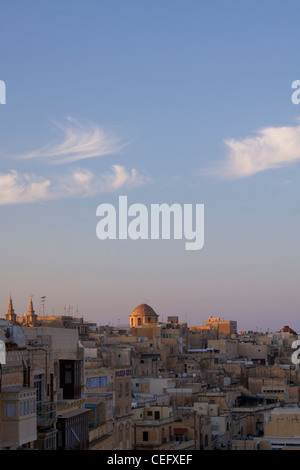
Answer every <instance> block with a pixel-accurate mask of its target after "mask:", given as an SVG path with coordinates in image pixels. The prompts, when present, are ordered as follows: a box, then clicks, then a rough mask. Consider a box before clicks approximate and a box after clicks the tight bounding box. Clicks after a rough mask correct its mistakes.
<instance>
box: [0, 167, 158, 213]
mask: <svg viewBox="0 0 300 470" xmlns="http://www.w3.org/2000/svg"><path fill="white" fill-rule="evenodd" d="M149 181H150V178H149V177H147V176H145V175H141V174H140V173H139V172H137V171H136V170H135V169H132V170H131V171H128V170H126V168H124V167H123V166H120V165H113V167H112V169H111V171H110V172H107V173H106V174H102V175H97V174H95V173H93V172H92V171H90V170H87V169H83V170H82V169H75V170H74V169H73V170H71V171H69V172H68V173H66V174H65V175H59V176H54V177H51V178H45V177H41V176H37V175H35V174H25V173H20V172H17V171H16V170H12V171H10V172H9V173H2V174H1V173H0V205H6V204H22V203H33V202H43V201H49V200H54V199H62V198H68V197H89V196H94V195H96V194H99V193H106V192H113V191H116V190H118V189H120V188H122V189H124V188H133V187H136V186H141V185H143V184H145V183H148V182H149Z"/></svg>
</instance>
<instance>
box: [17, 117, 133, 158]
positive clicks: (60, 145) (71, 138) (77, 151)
mask: <svg viewBox="0 0 300 470" xmlns="http://www.w3.org/2000/svg"><path fill="white" fill-rule="evenodd" d="M54 124H55V125H56V127H57V128H58V129H59V130H61V131H62V133H63V138H62V140H60V141H59V142H51V143H48V144H47V145H44V146H43V147H41V148H39V149H36V150H33V151H30V152H27V153H24V154H21V155H17V156H16V157H17V158H19V159H33V158H35V159H38V158H39V159H47V161H49V162H51V163H52V164H62V163H73V162H77V161H79V160H84V159H87V158H95V157H102V156H104V155H113V154H116V153H118V152H120V151H121V150H122V149H123V148H124V147H125V146H126V145H127V143H124V142H123V143H122V142H121V139H120V138H118V137H116V136H115V135H113V134H112V133H109V132H108V131H104V130H103V129H102V128H101V127H100V126H98V125H96V124H94V123H92V122H85V123H84V124H83V123H80V122H79V121H77V120H76V119H74V118H72V117H67V118H66V123H65V124H63V125H62V124H59V123H57V122H55V123H54Z"/></svg>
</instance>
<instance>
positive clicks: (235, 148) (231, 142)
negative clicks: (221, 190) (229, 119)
mask: <svg viewBox="0 0 300 470" xmlns="http://www.w3.org/2000/svg"><path fill="white" fill-rule="evenodd" d="M224 142H225V146H226V147H227V149H228V154H227V158H226V161H225V162H224V163H223V164H222V165H220V166H219V167H218V168H216V169H211V170H208V171H207V172H206V174H210V175H211V176H217V177H221V178H230V179H234V178H244V177H247V176H252V175H255V174H257V173H260V172H262V171H266V170H270V169H276V168H283V167H286V166H288V165H290V164H292V163H295V162H297V161H299V160H300V125H296V126H282V127H266V128H263V129H260V130H259V131H258V132H257V135H255V136H250V137H246V138H244V139H240V140H237V139H226V140H225V141H224Z"/></svg>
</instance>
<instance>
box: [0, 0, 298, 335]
mask: <svg viewBox="0 0 300 470" xmlns="http://www.w3.org/2000/svg"><path fill="white" fill-rule="evenodd" d="M0 8H1V29H0V57H1V61H0V80H4V81H5V83H6V88H7V96H6V104H5V105H0V142H1V144H0V164H1V168H0V203H1V205H0V217H1V242H2V243H1V245H0V259H1V288H0V315H1V316H4V313H5V311H6V308H7V305H8V299H9V294H10V292H12V296H13V301H14V305H15V310H16V312H17V313H18V314H23V313H24V312H25V311H26V310H27V307H28V303H29V296H30V295H31V294H33V295H34V298H33V300H34V305H35V308H36V311H39V304H40V297H41V296H44V295H45V296H46V297H47V301H46V306H45V310H46V312H47V313H49V314H52V313H55V314H60V313H64V310H65V306H66V307H68V306H69V305H72V306H73V313H76V311H77V306H78V312H79V314H80V315H83V316H84V317H85V318H86V319H88V320H91V321H96V322H98V323H100V324H103V323H108V322H112V323H118V322H119V321H120V323H121V324H124V323H127V322H128V315H129V314H130V313H131V311H132V310H133V309H134V308H135V306H136V305H138V304H139V303H142V302H146V303H149V304H150V305H151V306H152V307H153V308H154V309H155V310H156V312H157V313H158V314H159V316H160V319H161V320H163V319H165V320H166V318H167V316H168V315H170V314H174V315H178V316H179V318H180V319H181V320H182V321H188V322H189V324H203V323H204V322H205V321H206V319H207V318H208V316H209V315H214V316H219V317H221V318H225V319H232V320H237V322H238V328H239V329H262V330H263V331H265V330H267V329H269V330H270V331H274V330H275V329H279V328H281V327H282V326H283V325H284V324H289V325H290V326H291V327H292V328H294V329H295V330H296V331H298V330H299V331H300V320H299V309H300V301H299V288H298V286H299V277H300V276H299V274H300V272H299V271H300V268H299V228H300V227H299V225H300V224H299V214H300V210H299V169H300V168H299V159H300V128H299V121H298V118H299V116H300V105H294V104H292V102H291V94H292V89H291V83H292V82H293V81H294V80H297V79H300V39H299V13H300V5H299V2H298V0H288V1H274V0H272V1H267V0H265V1H264V2H261V1H257V0H252V1H243V2H241V1H232V0H227V1H223V0H219V1H217V0H215V1H211V0H209V1H208V0H207V1H201V0H188V1H179V0H152V1H143V2H141V1H137V0H107V1H103V0H97V1H96V0H94V1H93V0H87V1H79V0H69V1H66V0H54V1H53V0H52V1H47V0H44V1H43V2H41V1H40V0H36V1H32V0H26V2H24V1H21V0H20V1H16V0H10V1H8V0H2V1H1V7H0ZM101 154H103V155H102V156H101ZM229 155H231V158H232V159H231V160H229ZM114 165H115V166H114ZM133 170H134V171H133ZM84 178H88V184H87V185H85V184H84V181H85V179H84ZM124 194H125V195H127V196H128V201H129V203H134V202H139V203H144V204H146V205H150V204H151V203H163V202H167V203H169V204H171V203H173V202H178V203H181V204H183V203H191V204H196V203H204V205H205V245H204V248H203V249H202V250H201V251H199V252H187V251H185V250H184V242H183V241H129V240H127V241H106V242H101V241H100V240H98V239H97V237H96V224H97V218H96V208H97V206H98V205H99V204H101V203H102V202H108V203H112V204H117V201H118V196H119V195H124Z"/></svg>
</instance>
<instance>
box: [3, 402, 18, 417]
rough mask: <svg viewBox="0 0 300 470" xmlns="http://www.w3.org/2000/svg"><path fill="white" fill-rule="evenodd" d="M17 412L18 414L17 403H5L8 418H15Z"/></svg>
mask: <svg viewBox="0 0 300 470" xmlns="http://www.w3.org/2000/svg"><path fill="white" fill-rule="evenodd" d="M16 414H17V407H16V403H14V402H12V403H10V402H8V403H5V417H6V418H15V417H16Z"/></svg>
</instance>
